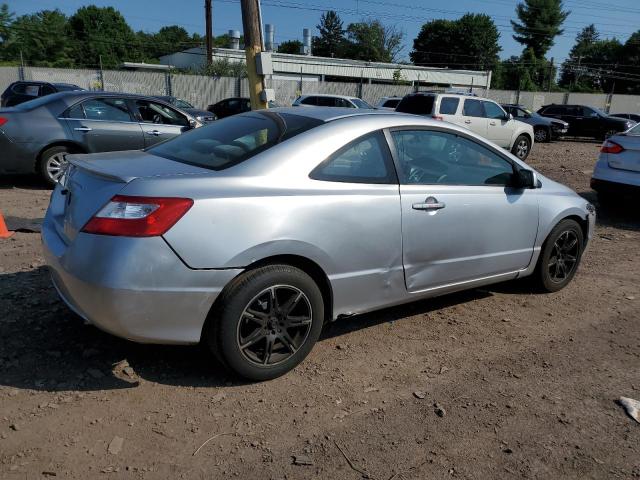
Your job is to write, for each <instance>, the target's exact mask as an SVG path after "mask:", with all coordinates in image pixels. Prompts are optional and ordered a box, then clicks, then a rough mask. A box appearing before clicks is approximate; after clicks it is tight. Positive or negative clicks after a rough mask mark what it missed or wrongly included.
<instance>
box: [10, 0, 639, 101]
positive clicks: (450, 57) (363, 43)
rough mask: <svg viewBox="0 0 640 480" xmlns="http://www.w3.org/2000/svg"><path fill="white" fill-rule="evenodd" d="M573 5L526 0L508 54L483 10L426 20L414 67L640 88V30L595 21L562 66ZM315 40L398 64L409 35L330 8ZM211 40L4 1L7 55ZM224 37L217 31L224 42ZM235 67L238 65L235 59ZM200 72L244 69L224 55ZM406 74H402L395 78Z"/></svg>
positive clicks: (595, 87) (107, 10)
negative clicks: (559, 51)
mask: <svg viewBox="0 0 640 480" xmlns="http://www.w3.org/2000/svg"><path fill="white" fill-rule="evenodd" d="M569 15H570V12H569V11H568V10H565V9H564V5H563V2H562V0H524V1H522V2H520V3H519V4H518V5H517V6H516V10H515V17H516V19H515V20H512V21H511V27H512V29H513V38H514V39H515V40H516V41H517V42H519V43H520V44H521V45H522V46H523V50H522V53H521V54H520V55H514V56H511V57H509V58H508V59H505V60H501V59H500V56H499V54H500V52H501V51H502V48H501V47H500V32H499V30H498V28H497V26H496V24H495V23H494V21H493V19H492V18H491V17H490V16H488V15H485V14H474V13H467V14H466V15H463V16H462V17H460V18H458V19H456V20H447V19H435V20H432V21H429V22H427V23H425V24H424V25H423V26H422V28H421V29H420V32H419V33H418V35H417V37H416V38H415V39H414V40H413V48H412V50H411V52H410V53H409V58H410V60H411V62H412V63H413V64H415V65H421V66H431V67H440V68H451V69H457V70H491V71H492V72H493V76H492V83H491V84H492V87H493V88H498V89H507V90H517V89H520V90H531V91H534V90H569V91H580V92H606V93H610V92H613V91H615V92H618V93H640V30H638V31H637V32H636V33H634V34H633V35H631V36H630V38H629V39H628V40H627V41H626V42H624V43H623V42H621V41H620V40H618V39H616V38H613V39H603V38H600V35H599V33H598V31H597V29H596V27H595V26H594V25H589V26H587V27H585V28H584V29H583V30H582V31H581V32H580V33H579V34H578V35H577V37H576V40H575V45H574V46H573V48H572V49H571V51H570V53H569V56H568V58H567V59H566V60H564V61H563V62H562V63H561V64H560V65H558V63H557V62H554V61H553V59H549V58H547V56H548V53H549V51H550V49H551V48H552V47H553V45H554V42H555V38H556V37H557V36H558V35H562V34H563V33H564V30H563V24H564V22H565V20H566V19H567V18H568V17H569ZM317 29H318V33H319V34H318V35H317V36H314V37H313V39H312V52H313V55H316V56H320V57H335V58H347V59H354V60H365V61H377V62H397V61H398V59H399V56H400V53H401V51H402V42H403V39H404V33H403V32H402V31H400V30H398V29H397V28H396V27H394V26H388V25H383V24H382V23H381V22H380V21H379V20H363V21H360V22H355V23H350V24H348V25H346V26H345V25H344V23H343V21H342V20H341V19H340V16H339V15H338V13H336V12H335V11H327V12H325V13H323V14H322V15H321V17H320V22H319V23H318V25H317ZM203 43H204V38H203V37H202V36H201V35H199V34H197V33H194V34H189V33H188V32H187V31H186V30H185V29H184V28H183V27H181V26H178V25H170V26H165V27H162V28H161V29H160V30H158V31H157V32H155V33H148V32H144V31H134V30H133V29H132V28H131V27H130V26H129V25H128V24H127V22H126V20H125V19H124V17H123V16H122V15H121V14H120V12H118V11H117V10H116V9H114V8H113V7H96V6H93V5H91V6H85V7H81V8H79V9H78V10H77V11H76V12H75V13H74V14H73V15H71V16H66V15H65V14H63V13H62V12H61V11H60V10H57V9H56V10H42V11H39V12H36V13H33V14H27V15H21V16H19V17H16V16H15V15H14V14H13V13H12V12H11V11H10V10H9V7H8V6H7V5H6V4H3V5H2V6H0V62H5V64H6V63H7V62H9V63H13V64H15V63H16V62H18V61H20V60H22V61H24V62H25V63H26V64H28V65H34V66H49V67H80V68H82V67H87V68H95V67H97V66H98V65H99V64H102V66H103V67H104V68H117V67H119V66H120V65H121V64H122V63H123V62H124V61H130V62H147V63H157V62H158V61H159V60H158V59H159V57H160V56H162V55H166V54H169V53H174V52H176V51H180V50H184V49H187V48H190V47H196V46H202V45H203ZM228 44H229V38H228V36H227V35H220V36H217V37H215V38H214V46H220V47H226V46H228ZM301 47H302V43H301V42H300V41H298V40H291V41H287V42H283V43H281V44H280V45H279V47H278V51H279V52H283V53H300V50H301ZM236 67H237V66H236ZM203 73H206V74H211V75H230V74H241V73H242V72H236V71H235V70H234V65H231V64H229V62H226V63H225V62H224V60H219V61H216V62H214V64H213V65H211V66H209V67H208V68H206V69H205V70H204V72H203ZM397 80H398V81H402V76H401V74H399V75H398V76H397Z"/></svg>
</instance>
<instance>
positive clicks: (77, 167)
mask: <svg viewBox="0 0 640 480" xmlns="http://www.w3.org/2000/svg"><path fill="white" fill-rule="evenodd" d="M67 159H68V160H69V167H68V170H67V172H66V173H65V175H64V177H63V178H62V180H61V184H59V185H57V186H56V188H55V190H54V191H53V193H52V195H51V205H50V207H49V208H50V210H51V214H52V216H53V219H54V222H55V226H56V230H57V232H58V234H59V235H60V236H61V237H62V238H63V239H64V240H65V241H66V242H67V243H70V242H72V241H73V240H74V239H75V237H76V236H77V235H78V232H79V231H80V230H81V229H82V227H83V226H84V225H85V224H86V223H87V222H88V221H89V219H90V218H91V217H92V216H93V215H94V214H95V213H96V212H97V211H98V210H100V208H102V207H103V206H104V205H105V204H106V203H107V202H108V201H109V200H110V199H111V198H112V197H113V196H114V195H116V194H117V193H118V192H119V191H121V190H122V189H123V188H124V187H125V186H126V185H127V184H128V183H129V182H132V181H134V180H135V179H137V178H149V177H160V176H182V175H195V174H203V173H211V172H210V171H209V170H205V169H203V168H199V167H195V166H192V165H187V164H184V163H179V162H174V161H172V160H168V159H166V158H162V157H158V156H155V155H152V154H150V153H147V152H143V151H127V152H108V153H98V154H91V155H69V156H67Z"/></svg>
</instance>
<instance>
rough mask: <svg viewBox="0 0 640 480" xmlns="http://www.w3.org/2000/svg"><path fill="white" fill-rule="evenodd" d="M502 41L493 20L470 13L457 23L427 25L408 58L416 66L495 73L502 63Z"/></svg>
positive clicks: (414, 43)
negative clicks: (499, 55) (499, 62)
mask: <svg viewBox="0 0 640 480" xmlns="http://www.w3.org/2000/svg"><path fill="white" fill-rule="evenodd" d="M499 39H500V33H499V32H498V29H497V27H496V25H495V24H494V23H493V20H492V19H491V17H489V16H488V15H484V14H473V13H467V14H466V15H463V16H462V17H461V18H459V19H458V20H432V21H431V22H429V23H425V24H424V25H423V26H422V28H421V30H420V33H419V34H418V36H417V37H416V38H415V39H414V40H413V51H412V52H411V53H410V54H409V57H410V58H411V61H412V62H413V63H414V64H416V65H433V66H440V67H449V68H458V69H469V70H492V69H494V68H495V67H496V65H497V64H498V61H499V57H498V53H499V52H500V50H501V48H500V45H499V44H498V41H499Z"/></svg>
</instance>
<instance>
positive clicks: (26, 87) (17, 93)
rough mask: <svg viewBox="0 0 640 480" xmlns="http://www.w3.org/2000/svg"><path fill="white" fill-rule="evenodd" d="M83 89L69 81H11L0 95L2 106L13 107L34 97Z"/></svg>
mask: <svg viewBox="0 0 640 480" xmlns="http://www.w3.org/2000/svg"><path fill="white" fill-rule="evenodd" d="M79 90H84V89H82V88H80V87H79V86H77V85H73V84H71V83H49V82H26V81H20V82H13V83H12V84H11V85H9V86H8V87H7V89H6V90H5V91H4V92H3V93H2V97H0V103H1V104H2V106H3V107H13V106H15V105H19V104H20V103H23V102H28V101H29V100H33V99H34V98H38V97H44V96H45V95H51V94H52V93H57V92H71V91H79Z"/></svg>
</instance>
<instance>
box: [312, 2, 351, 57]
mask: <svg viewBox="0 0 640 480" xmlns="http://www.w3.org/2000/svg"><path fill="white" fill-rule="evenodd" d="M316 28H317V29H318V30H319V32H320V36H318V37H313V40H312V41H311V47H312V48H311V51H312V52H313V54H314V55H316V56H318V57H338V58H340V57H342V56H343V53H344V50H345V45H346V39H345V35H344V34H345V31H344V28H343V24H342V20H341V19H340V16H339V15H338V14H337V13H336V12H334V11H333V10H329V11H328V12H325V13H323V14H322V16H321V17H320V23H319V24H318V25H316Z"/></svg>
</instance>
